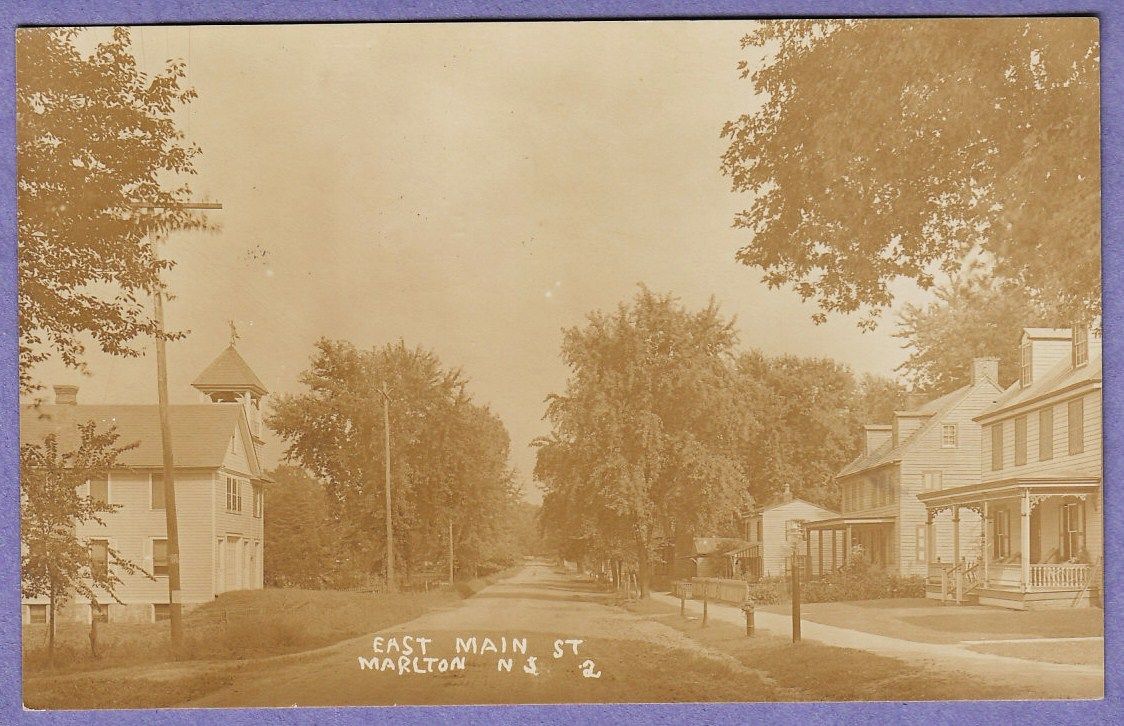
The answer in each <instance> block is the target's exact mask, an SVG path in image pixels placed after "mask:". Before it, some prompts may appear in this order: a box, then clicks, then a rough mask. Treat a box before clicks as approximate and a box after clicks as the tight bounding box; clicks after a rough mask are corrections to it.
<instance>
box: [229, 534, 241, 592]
mask: <svg viewBox="0 0 1124 726" xmlns="http://www.w3.org/2000/svg"><path fill="white" fill-rule="evenodd" d="M240 541H241V538H240V537H227V538H226V589H227V590H240V589H242V582H241V580H242V568H241V567H240V564H241V563H239V561H238V560H239V556H238V555H239V553H240V552H241V551H242V548H241V547H239V546H238V545H239V544H240Z"/></svg>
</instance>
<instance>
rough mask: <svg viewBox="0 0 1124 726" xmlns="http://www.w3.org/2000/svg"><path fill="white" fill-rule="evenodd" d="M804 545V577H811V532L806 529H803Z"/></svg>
mask: <svg viewBox="0 0 1124 726" xmlns="http://www.w3.org/2000/svg"><path fill="white" fill-rule="evenodd" d="M804 545H805V557H804V577H805V578H806V579H811V577H812V533H811V532H810V531H808V530H804Z"/></svg>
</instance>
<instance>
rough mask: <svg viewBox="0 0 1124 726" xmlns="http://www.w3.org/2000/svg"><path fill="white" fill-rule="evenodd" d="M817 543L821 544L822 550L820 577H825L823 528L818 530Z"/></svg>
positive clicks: (820, 548)
mask: <svg viewBox="0 0 1124 726" xmlns="http://www.w3.org/2000/svg"><path fill="white" fill-rule="evenodd" d="M816 543H817V544H818V545H819V550H820V571H819V575H820V577H823V530H822V529H821V530H819V531H818V532H816Z"/></svg>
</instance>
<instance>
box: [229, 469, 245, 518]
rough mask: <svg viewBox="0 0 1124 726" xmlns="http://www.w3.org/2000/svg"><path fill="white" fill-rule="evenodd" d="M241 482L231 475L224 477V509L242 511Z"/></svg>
mask: <svg viewBox="0 0 1124 726" xmlns="http://www.w3.org/2000/svg"><path fill="white" fill-rule="evenodd" d="M241 484H242V482H240V481H239V480H238V479H235V478H234V477H232V476H228V477H227V478H226V511H228V512H241V511H242V486H241Z"/></svg>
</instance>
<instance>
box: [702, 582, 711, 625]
mask: <svg viewBox="0 0 1124 726" xmlns="http://www.w3.org/2000/svg"><path fill="white" fill-rule="evenodd" d="M707 589H708V588H707V587H706V583H703V616H702V627H704V628H705V627H706V618H707V608H706V606H707V604H708V602H709V601H710V593H709V592H707Z"/></svg>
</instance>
